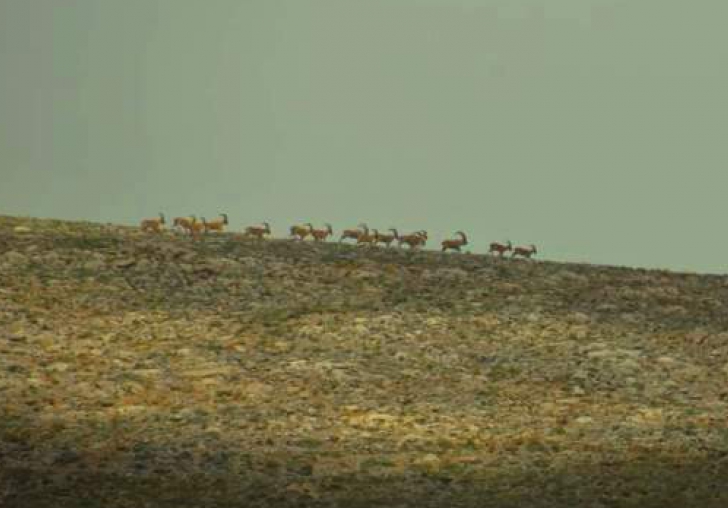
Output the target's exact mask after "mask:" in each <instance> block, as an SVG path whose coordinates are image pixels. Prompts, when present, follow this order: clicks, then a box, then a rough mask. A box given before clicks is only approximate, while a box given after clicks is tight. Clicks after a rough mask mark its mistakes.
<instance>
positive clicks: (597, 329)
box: [0, 217, 728, 508]
mask: <svg viewBox="0 0 728 508" xmlns="http://www.w3.org/2000/svg"><path fill="white" fill-rule="evenodd" d="M727 382H728V277H726V276H723V275H699V274H690V273H674V272H670V271H660V270H643V269H629V268H619V267H608V266H592V265H587V264H568V263H555V262H548V261H539V260H535V259H534V260H525V259H515V260H512V259H494V258H492V257H489V256H486V255H475V254H457V253H447V254H441V253H439V252H433V251H423V252H408V251H406V250H399V249H396V248H390V249H385V248H356V247H352V246H347V245H338V244H318V245H317V244H313V243H311V242H293V241H289V240H266V241H256V240H246V239H242V238H241V237H240V236H239V235H236V234H234V233H225V234H218V235H210V237H209V238H206V239H204V240H203V241H199V242H194V241H191V240H190V239H189V238H186V237H183V236H180V235H175V234H172V233H167V234H164V235H161V236H156V235H149V234H141V233H140V232H139V231H138V230H137V229H136V228H131V227H122V226H113V225H101V224H93V223H80V222H62V221H54V220H40V219H30V218H17V217H0V506H2V507H16V506H17V507H21V506H22V507H26V506H27V507H30V506H33V507H35V506H39V507H49V508H50V507H53V508H56V507H96V506H98V507H109V508H115V507H143V506H154V507H156V506H162V507H199V506H215V507H217V506H221V507H222V506H225V507H233V506H236V507H237V506H240V507H258V506H260V507H262V506H282V507H284V506H316V507H318V506H321V507H324V506H326V507H328V506H347V507H352V508H353V507H369V506H391V507H405V506H417V505H420V506H432V507H434V506H443V507H448V506H452V507H457V506H463V507H465V506H468V507H470V506H473V507H476V506H477V507H482V506H493V507H547V506H548V507H550V506H565V507H567V506H568V507H575V506H579V507H582V506H583V507H617V506H619V507H622V506H634V507H672V506H675V507H686V506H700V507H725V506H728V491H726V489H725V485H726V484H728V384H727Z"/></svg>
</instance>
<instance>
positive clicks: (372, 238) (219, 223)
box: [141, 213, 536, 258]
mask: <svg viewBox="0 0 728 508" xmlns="http://www.w3.org/2000/svg"><path fill="white" fill-rule="evenodd" d="M219 215H220V218H218V219H215V220H212V221H207V220H206V219H205V218H204V217H202V218H201V220H199V221H198V220H197V217H196V216H194V215H190V216H188V217H175V218H174V219H173V222H172V228H173V229H174V230H176V231H179V232H181V233H183V234H187V235H190V236H191V237H192V238H193V239H200V238H201V235H203V234H204V235H206V234H208V233H210V232H224V231H225V227H226V226H227V225H228V216H227V214H224V213H221V214H219ZM165 224H166V219H165V217H164V214H163V213H160V214H159V217H155V218H153V219H143V220H142V221H141V230H142V231H144V232H149V233H161V232H162V231H164V227H165ZM289 233H290V238H292V239H294V240H299V241H303V240H305V239H306V238H308V237H310V238H311V239H312V240H313V241H315V242H325V241H326V240H327V239H328V237H330V236H331V237H333V236H334V230H333V228H332V227H331V224H325V227H324V229H316V228H315V227H314V226H313V224H311V223H310V222H308V223H306V224H301V225H295V226H291V227H290V229H289ZM266 236H271V229H270V224H268V223H267V222H263V223H262V224H260V225H254V226H247V227H246V228H245V229H244V230H243V233H242V237H245V238H257V239H259V240H262V239H264V238H265V237H266ZM454 236H456V237H457V238H451V239H447V240H443V241H442V243H441V246H442V252H445V251H447V250H454V251H457V252H461V250H460V249H461V247H463V246H464V245H468V237H467V236H466V235H465V233H463V232H462V231H457V232H456V233H455V235H454ZM347 239H349V240H353V241H354V242H356V244H357V245H369V246H378V245H380V244H383V245H385V246H387V247H390V246H391V245H392V243H393V242H397V245H398V246H399V247H402V246H404V245H407V246H408V247H409V248H410V249H416V248H418V247H424V246H425V244H426V243H427V231H425V230H420V231H415V232H414V233H410V234H405V235H401V234H399V232H398V231H397V230H396V229H394V228H390V229H388V230H387V232H386V233H380V232H379V231H378V230H377V229H371V230H370V229H369V226H367V225H366V224H359V226H358V227H357V228H355V229H345V230H344V231H342V233H341V236H340V238H339V242H343V241H344V240H347ZM509 251H510V252H511V257H514V256H523V257H526V258H530V257H531V256H532V255H534V254H536V246H535V245H529V246H525V247H523V246H516V247H514V246H513V245H512V244H511V242H510V240H509V241H508V242H506V243H505V244H502V243H498V242H493V243H491V244H490V249H489V250H488V253H489V254H497V255H499V256H501V257H502V256H503V255H504V254H505V253H506V252H509Z"/></svg>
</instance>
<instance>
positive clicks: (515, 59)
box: [0, 0, 728, 273]
mask: <svg viewBox="0 0 728 508" xmlns="http://www.w3.org/2000/svg"><path fill="white" fill-rule="evenodd" d="M727 19H728V2H726V1H725V0H692V1H689V2H688V1H685V0H308V1H307V0H209V1H205V2H203V1H201V0H62V1H61V0H0V214H12V215H31V216H37V217H55V218H68V219H88V220H93V221H101V222H120V223H133V222H136V221H137V220H138V219H140V218H141V217H144V216H154V215H155V214H156V213H157V212H158V211H164V212H166V213H167V214H168V216H173V215H182V214H190V213H195V214H197V215H198V216H205V217H208V218H210V217H213V216H215V215H216V214H217V212H220V211H222V212H227V213H228V214H229V216H230V219H231V222H232V224H231V226H232V227H233V229H237V230H240V229H241V228H242V227H243V226H244V225H247V224H250V223H258V222H260V221H263V220H268V221H270V222H271V223H272V225H273V229H274V232H275V233H277V234H278V235H283V234H285V233H286V231H287V228H288V226H289V225H290V224H292V223H297V222H307V221H312V222H314V223H315V224H317V225H318V224H321V223H323V222H324V221H328V222H331V223H332V224H333V225H334V228H335V229H336V230H337V232H338V231H339V230H340V229H341V228H343V227H352V226H354V225H356V224H357V223H358V222H360V221H366V222H367V223H368V224H369V225H370V226H371V227H379V228H382V229H385V228H387V227H390V226H395V227H399V228H400V229H402V230H414V229H422V228H424V229H427V230H429V231H430V232H431V234H432V235H433V237H434V241H436V242H438V243H439V240H440V239H442V238H443V236H446V235H450V234H451V233H452V232H454V231H455V230H457V229H464V230H465V231H466V232H468V233H470V236H471V240H472V250H473V251H476V252H483V251H485V250H487V246H488V243H489V242H490V241H493V240H498V241H505V240H506V239H511V240H512V241H513V242H514V243H523V244H529V243H535V244H536V245H537V246H538V247H539V250H540V252H539V256H540V257H542V258H545V259H553V260H560V261H587V262H594V263H604V264H617V265H631V266H643V267H660V268H669V269H674V270H688V271H696V272H718V273H723V272H726V271H728V270H727V269H728V213H727V212H728V188H727V187H728V30H726V27H725V22H726V20H727ZM433 245H434V242H433Z"/></svg>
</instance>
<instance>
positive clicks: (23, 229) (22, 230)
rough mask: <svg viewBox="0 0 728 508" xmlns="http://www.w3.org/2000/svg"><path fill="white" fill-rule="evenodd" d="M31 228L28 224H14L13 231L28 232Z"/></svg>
mask: <svg viewBox="0 0 728 508" xmlns="http://www.w3.org/2000/svg"><path fill="white" fill-rule="evenodd" d="M31 231H32V230H31V229H30V228H29V227H28V226H15V227H14V228H13V232H15V233H30V232H31Z"/></svg>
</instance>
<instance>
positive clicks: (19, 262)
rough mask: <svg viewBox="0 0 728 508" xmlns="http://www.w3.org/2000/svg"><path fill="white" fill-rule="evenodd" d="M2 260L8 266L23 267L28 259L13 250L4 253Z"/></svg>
mask: <svg viewBox="0 0 728 508" xmlns="http://www.w3.org/2000/svg"><path fill="white" fill-rule="evenodd" d="M2 259H3V260H4V261H5V262H6V263H7V264H9V265H10V266H24V265H27V264H28V257H27V256H26V255H25V254H21V253H20V252H18V251H14V250H11V251H9V252H6V253H5V254H4V255H3V257H2Z"/></svg>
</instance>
